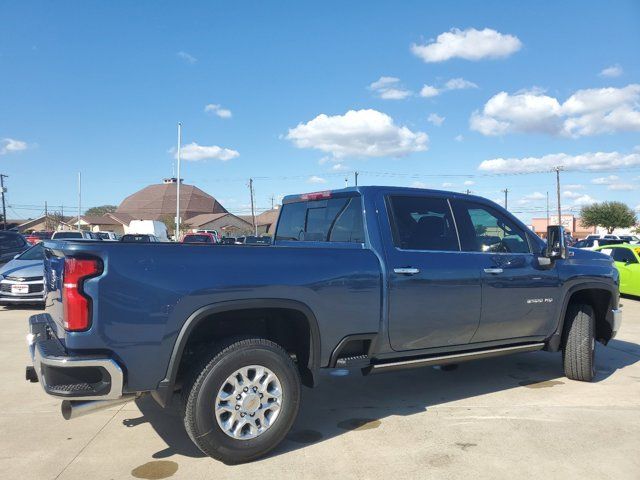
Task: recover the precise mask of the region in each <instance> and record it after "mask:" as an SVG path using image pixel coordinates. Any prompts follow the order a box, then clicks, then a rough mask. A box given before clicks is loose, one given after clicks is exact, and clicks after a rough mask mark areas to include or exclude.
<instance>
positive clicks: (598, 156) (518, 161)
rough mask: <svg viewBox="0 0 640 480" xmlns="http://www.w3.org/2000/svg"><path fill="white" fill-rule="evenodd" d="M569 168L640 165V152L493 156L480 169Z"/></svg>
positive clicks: (514, 171) (497, 171)
mask: <svg viewBox="0 0 640 480" xmlns="http://www.w3.org/2000/svg"><path fill="white" fill-rule="evenodd" d="M557 166H559V167H564V168H565V169H567V170H575V169H584V170H593V171H597V170H608V169H612V168H623V167H637V166H640V153H628V154H623V153H618V152H593V153H584V154H582V155H567V154H566V153H553V154H549V155H544V156H542V157H524V158H493V159H491V160H485V161H483V162H482V163H481V164H480V166H479V167H478V168H479V169H480V170H483V171H485V172H491V173H532V172H546V171H550V170H551V169H553V168H555V167H557Z"/></svg>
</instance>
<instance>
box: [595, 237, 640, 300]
mask: <svg viewBox="0 0 640 480" xmlns="http://www.w3.org/2000/svg"><path fill="white" fill-rule="evenodd" d="M595 250H596V251H598V252H602V253H605V254H607V255H609V256H611V257H613V261H614V263H615V264H616V268H617V269H618V272H620V293H626V294H627V295H637V296H640V245H629V244H626V243H625V244H620V245H606V246H604V247H599V248H596V249H595Z"/></svg>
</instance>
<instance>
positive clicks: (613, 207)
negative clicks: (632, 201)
mask: <svg viewBox="0 0 640 480" xmlns="http://www.w3.org/2000/svg"><path fill="white" fill-rule="evenodd" d="M580 217H581V221H582V225H584V226H585V227H603V228H606V229H607V233H612V232H613V231H614V230H615V229H616V228H629V227H633V226H634V225H635V224H636V222H637V219H636V214H635V213H633V210H631V209H630V208H629V207H628V206H627V205H625V204H624V203H622V202H602V203H594V204H593V205H588V206H586V207H582V210H581V212H580Z"/></svg>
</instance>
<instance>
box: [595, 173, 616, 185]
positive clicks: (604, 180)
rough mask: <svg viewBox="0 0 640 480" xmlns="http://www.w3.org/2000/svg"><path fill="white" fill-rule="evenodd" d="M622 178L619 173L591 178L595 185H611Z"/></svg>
mask: <svg viewBox="0 0 640 480" xmlns="http://www.w3.org/2000/svg"><path fill="white" fill-rule="evenodd" d="M618 180H620V177H618V176H617V175H609V176H608V177H598V178H594V179H593V180H591V183H593V184H594V185H611V184H612V183H614V182H617V181H618Z"/></svg>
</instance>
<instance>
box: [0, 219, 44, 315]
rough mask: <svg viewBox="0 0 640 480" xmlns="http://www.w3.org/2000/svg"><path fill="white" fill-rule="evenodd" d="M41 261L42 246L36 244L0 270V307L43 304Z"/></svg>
mask: <svg viewBox="0 0 640 480" xmlns="http://www.w3.org/2000/svg"><path fill="white" fill-rule="evenodd" d="M3 233H5V232H0V236H1V235H2V234H3ZM43 259H44V248H43V245H42V243H37V244H36V245H33V246H31V247H30V248H28V249H27V250H25V251H23V252H22V253H19V254H17V255H16V256H15V258H13V259H12V260H11V261H9V262H8V263H7V264H6V265H4V266H3V267H2V268H0V305H20V304H27V303H37V304H42V303H44V295H45V288H44V282H43V280H42V278H43V268H44V263H43Z"/></svg>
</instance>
